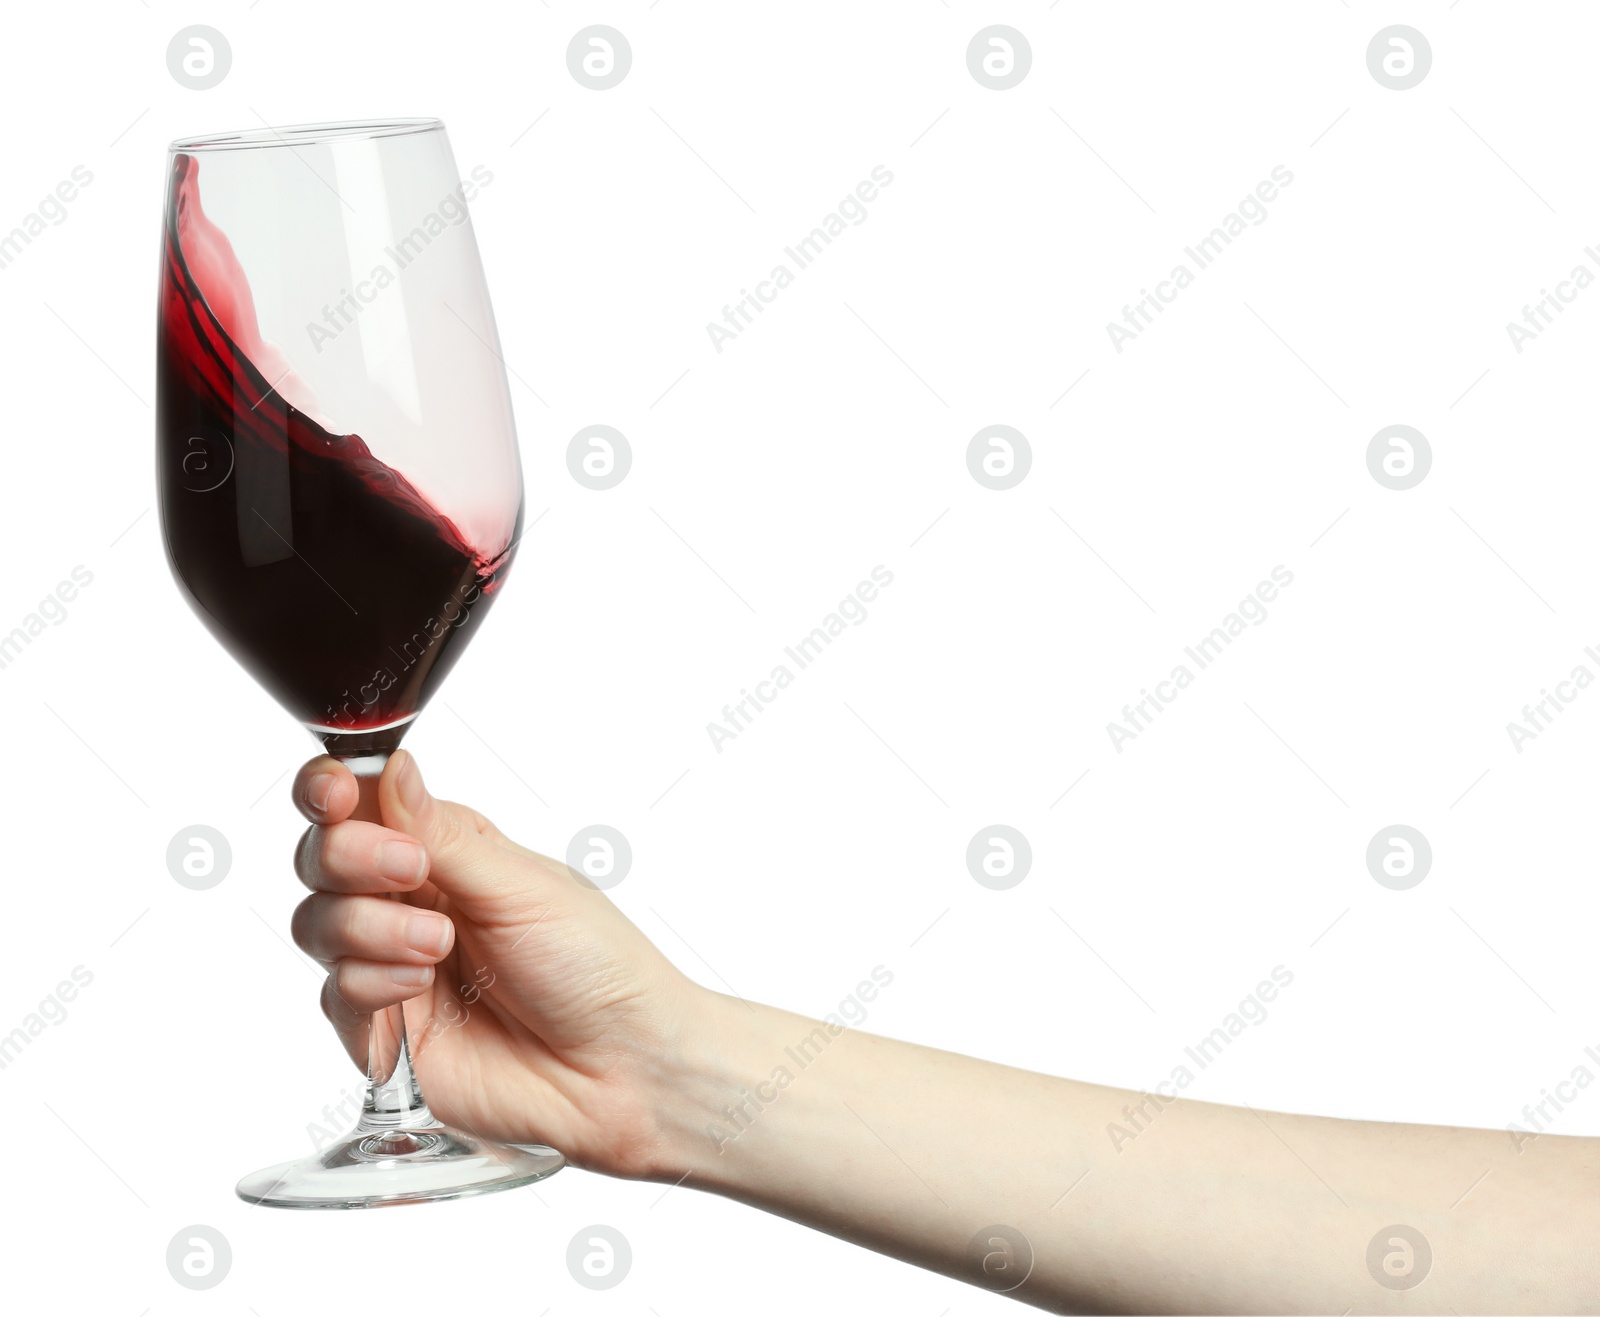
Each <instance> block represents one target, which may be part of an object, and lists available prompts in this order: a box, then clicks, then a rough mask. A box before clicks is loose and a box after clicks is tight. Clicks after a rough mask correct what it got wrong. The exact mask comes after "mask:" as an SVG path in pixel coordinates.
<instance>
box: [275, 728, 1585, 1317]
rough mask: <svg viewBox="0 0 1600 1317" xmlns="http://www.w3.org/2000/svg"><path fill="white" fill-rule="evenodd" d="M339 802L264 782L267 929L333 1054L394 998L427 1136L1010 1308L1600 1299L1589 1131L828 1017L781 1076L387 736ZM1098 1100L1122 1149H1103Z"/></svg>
mask: <svg viewBox="0 0 1600 1317" xmlns="http://www.w3.org/2000/svg"><path fill="white" fill-rule="evenodd" d="M357 794H358V793H357V785H356V781H355V779H354V778H353V777H352V776H351V774H350V772H349V770H348V769H346V768H345V767H343V766H342V765H341V764H339V763H337V762H336V761H335V760H333V759H329V758H325V757H324V758H318V759H314V760H312V761H311V762H310V763H308V764H306V765H305V767H304V768H302V769H301V771H300V773H299V775H298V777H297V778H296V780H295V784H294V799H295V803H296V804H297V806H298V807H299V808H300V810H301V811H302V812H303V813H304V814H305V815H306V816H307V817H308V818H309V819H310V820H311V823H312V826H311V827H310V828H309V829H308V830H307V832H306V834H305V837H304V838H303V839H302V842H301V844H300V846H299V848H298V850H297V852H296V857H295V864H296V869H297V871H298V873H299V874H300V877H301V879H302V880H303V881H304V882H305V884H306V885H307V886H308V887H310V888H311V889H312V892H313V894H312V895H311V896H310V897H308V898H307V899H306V901H305V902H304V903H303V904H302V905H301V906H300V908H299V910H298V911H297V912H296V914H295V917H294V926H293V927H294V936H295V940H296V942H298V943H299V945H300V946H301V947H302V948H303V949H304V950H305V951H306V952H307V953H308V954H310V955H312V956H313V957H315V958H316V959H317V960H318V961H320V962H321V963H322V964H323V965H324V966H325V967H327V969H328V971H329V978H328V982H327V985H326V986H325V988H324V991H323V996H322V1004H323V1009H324V1011H325V1012H326V1013H327V1015H328V1017H329V1019H330V1021H331V1022H332V1023H333V1025H334V1028H335V1030H336V1031H337V1032H338V1035H339V1037H340V1039H341V1041H342V1042H343V1043H344V1046H345V1048H346V1050H347V1051H348V1052H349V1053H350V1055H351V1057H352V1059H354V1060H355V1062H356V1064H357V1065H359V1066H363V1067H364V1065H365V1062H366V1022H365V1021H366V1014H367V1013H369V1012H371V1011H373V1010H376V1009H378V1008H380V1007H383V1006H388V1005H392V1004H394V1003H396V1002H401V1001H404V1002H405V1003H406V1007H405V1009H406V1016H407V1024H408V1028H409V1030H410V1033H411V1036H412V1039H413V1043H414V1048H415V1051H416V1053H417V1055H416V1065H417V1070H418V1073H419V1077H420V1079H421V1081H422V1085H423V1089H424V1091H425V1092H426V1093H427V1095H428V1099H429V1102H430V1104H431V1105H432V1107H433V1108H434V1110H435V1111H436V1112H437V1113H438V1114H439V1115H440V1116H441V1117H442V1118H443V1119H445V1120H447V1121H450V1122H453V1123H456V1124H458V1125H461V1126H463V1127H465V1128H467V1129H469V1130H474V1131H477V1132H479V1133H481V1134H484V1135H486V1136H489V1137H491V1138H496V1139H501V1140H505V1141H509V1142H522V1143H547V1144H549V1145H551V1146H553V1147H555V1148H557V1149H559V1150H560V1151H561V1152H562V1153H564V1154H565V1155H566V1157H567V1159H568V1160H569V1161H570V1162H571V1163H572V1164H574V1165H576V1166H581V1167H584V1168H586V1169H588V1170H591V1171H598V1172H601V1173H603V1174H607V1175H615V1176H623V1177H627V1178H632V1179H648V1180H657V1181H663V1182H666V1183H676V1182H679V1181H681V1182H682V1183H683V1184H684V1186H685V1187H693V1188H697V1189H701V1190H706V1191H709V1192H713V1193H719V1194H723V1195H725V1196H727V1197H729V1198H733V1199H737V1200H740V1201H742V1202H746V1203H750V1204H752V1205H754V1206H757V1207H761V1208H764V1209H766V1210H767V1211H770V1212H774V1213H777V1214H779V1215H781V1216H785V1217H788V1218H790V1219H792V1220H795V1221H799V1222H803V1223H804V1224H806V1225H809V1226H812V1227H814V1228H816V1229H818V1230H824V1231H827V1232H829V1233H830V1234H834V1235H837V1236H839V1237H840V1238H843V1239H847V1240H851V1241H853V1242H855V1243H858V1244H861V1245H863V1246H865V1247H867V1248H872V1249H876V1250H878V1251H880V1252H882V1253H886V1254H889V1255H890V1256H892V1257H896V1258H901V1259H903V1260H905V1261H907V1262H912V1263H915V1264H917V1265H919V1266H923V1267H928V1268H931V1269H933V1270H936V1271H940V1272H943V1273H945V1274H947V1275H951V1276H955V1277H958V1278H960V1279H962V1280H967V1281H971V1282H973V1283H975V1284H980V1285H986V1286H987V1287H989V1288H995V1289H999V1288H1002V1287H1004V1286H1009V1285H1011V1284H1012V1283H1013V1282H1015V1281H1017V1280H1021V1284H1020V1285H1019V1286H1018V1287H1017V1288H1015V1289H1011V1290H1009V1291H1008V1292H1009V1293H1010V1294H1011V1295H1012V1297H1014V1298H1017V1299H1020V1300H1022V1301H1024V1302H1028V1303H1032V1304H1036V1305H1038V1306H1040V1307H1043V1308H1048V1309H1052V1310H1055V1311H1064V1312H1067V1311H1089V1312H1256V1311H1266V1312H1332V1313H1343V1312H1345V1311H1347V1310H1353V1311H1355V1312H1405V1313H1422V1312H1449V1311H1451V1310H1454V1311H1456V1312H1458V1313H1467V1312H1473V1311H1477V1312H1596V1311H1600V1140H1595V1139H1587V1138H1562V1137H1558V1136H1555V1135H1549V1134H1546V1135H1541V1136H1540V1137H1539V1138H1537V1139H1531V1140H1518V1139H1514V1138H1513V1137H1512V1136H1510V1135H1508V1134H1507V1133H1506V1132H1504V1131H1501V1130H1479V1129H1452V1128H1444V1127H1436V1126H1421V1125H1390V1124H1377V1123H1371V1122H1363V1121H1347V1120H1335V1119H1329V1118H1325V1117H1318V1116H1290V1115H1279V1114H1274V1113H1268V1112H1256V1111H1254V1110H1251V1109H1249V1108H1240V1107H1226V1106H1217V1105H1212V1104H1209V1103H1202V1102H1193V1101H1189V1100H1185V1099H1181V1098H1180V1099H1177V1100H1171V1101H1166V1102H1164V1103H1161V1104H1158V1103H1156V1102H1155V1101H1153V1100H1151V1099H1150V1098H1148V1097H1146V1096H1145V1095H1143V1094H1138V1093H1132V1092H1128V1091H1125V1090H1121V1089H1113V1088H1105V1087H1101V1086H1099V1085H1095V1084H1086V1083H1079V1082H1077V1081H1074V1080H1068V1079H1058V1078H1054V1077H1052V1076H1048V1075H1042V1074H1034V1073H1032V1072H1029V1071H1024V1070H1015V1069H1012V1068H1010V1067H1007V1066H1003V1065H996V1064H994V1063H992V1062H988V1061H980V1060H975V1059H973V1058H970V1057H965V1056H958V1055H955V1054H953V1053H950V1052H941V1051H937V1050H935V1049H932V1048H927V1047H919V1046H915V1045H912V1044H909V1043H903V1042H896V1041H893V1040H891V1039H887V1038H881V1037H876V1036H874V1035H871V1034H867V1033H862V1032H858V1031H855V1030H845V1031H843V1032H837V1033H831V1034H830V1035H829V1041H828V1042H827V1043H826V1045H825V1046H820V1045H818V1051H819V1053H820V1054H818V1055H817V1056H816V1057H815V1059H814V1060H812V1061H811V1062H810V1063H809V1064H807V1065H806V1066H804V1067H801V1066H800V1065H798V1064H797V1063H796V1062H795V1061H794V1060H793V1059H792V1055H791V1053H792V1049H794V1048H795V1047H796V1045H797V1044H798V1043H799V1042H800V1041H801V1040H802V1039H805V1038H807V1037H808V1036H812V1037H814V1036H815V1035H814V1030H816V1029H817V1027H818V1022H817V1021H814V1020H809V1019H806V1018H805V1017H803V1016H799V1015H793V1014H791V1013H789V1012H787V1011H782V1010H778V1009H776V1008H773V1007H769V1006H760V1005H755V1004H753V1003H748V1002H744V1001H741V1000H739V999H738V998H734V997H728V996H724V995H722V994H720V993H716V992H712V991H710V990H708V989H705V988H702V987H700V986H699V985H697V984H695V983H693V982H692V981H691V980H689V979H688V978H687V977H686V976H685V975H683V974H682V973H680V972H679V971H678V970H677V969H676V968H675V967H674V966H673V965H672V964H671V963H670V962H669V961H668V960H667V959H666V958H665V957H664V956H663V955H662V954H661V953H660V952H659V951H658V950H657V949H656V948H655V946H654V945H653V944H652V943H651V942H650V941H649V939H648V938H646V937H645V936H644V934H643V933H641V932H640V931H639V930H638V929H637V928H636V927H635V926H634V925H633V924H632V923H631V922H630V921H629V920H628V919H627V917H626V916H624V915H623V914H622V912H621V911H620V910H619V909H618V908H617V907H616V906H615V905H613V904H612V902H611V901H610V899H609V898H608V897H606V895H605V894H604V893H602V892H599V891H596V890H595V889H594V888H593V887H592V886H590V885H588V884H587V883H585V882H584V881H582V880H581V879H579V878H578V877H577V876H576V875H574V874H573V872H572V871H571V870H569V869H568V868H567V866H566V865H564V864H562V863H560V862H559V861H556V860H551V859H548V858H546V857H545V856H542V855H539V854H536V853H535V852H533V851H530V850H527V849H526V848H524V847H522V846H519V845H518V844H517V843H515V842H513V841H511V840H510V839H509V838H508V837H506V836H505V835H504V834H503V833H501V832H500V831H499V829H497V828H496V827H495V826H494V825H493V824H491V823H490V822H489V821H488V820H487V819H485V818H484V817H483V816H482V815H481V814H479V813H477V812H476V811H475V810H472V809H469V808H467V807H465V806H462V805H456V804H450V803H448V802H445V801H440V800H435V799H434V798H433V797H432V796H431V795H430V794H429V793H428V791H427V788H426V786H425V785H424V784H423V780H422V776H421V773H420V771H419V770H418V768H417V766H416V763H415V760H414V759H413V758H412V756H410V755H409V754H407V753H406V752H405V751H400V752H398V753H397V754H395V755H394V756H393V757H392V758H391V759H390V761H389V763H388V765H387V767H386V768H385V770H384V774H383V777H382V779H381V780H380V782H379V787H378V800H379V805H380V808H381V811H382V818H383V824H381V825H380V824H377V823H367V822H360V821H357V820H354V819H352V818H351V817H350V816H351V814H352V813H353V812H354V811H355V809H356V803H357ZM396 892H398V893H402V894H403V895H404V900H403V901H391V900H383V899H379V898H380V897H381V896H383V895H385V894H388V893H396ZM786 1049H788V1050H786ZM805 1055H806V1056H807V1057H809V1056H810V1053H809V1052H807V1053H805ZM778 1067H783V1068H785V1069H786V1070H787V1071H789V1072H790V1073H791V1075H792V1082H790V1083H789V1084H788V1085H787V1086H785V1087H782V1088H781V1089H779V1088H777V1087H776V1086H774V1085H773V1084H772V1083H771V1077H772V1075H773V1073H774V1070H775V1069H776V1068H778ZM758 1085H760V1086H761V1087H758ZM767 1095H775V1096H774V1098H773V1100H768V1096H767ZM741 1104H742V1106H741ZM1141 1107H1142V1114H1141V1110H1140V1109H1141ZM730 1108H731V1109H734V1110H736V1111H739V1112H740V1115H739V1117H738V1119H734V1118H732V1117H731V1116H730ZM1124 1108H1130V1109H1132V1110H1133V1111H1134V1113H1135V1115H1137V1116H1138V1117H1139V1123H1140V1126H1141V1129H1142V1132H1141V1133H1140V1134H1139V1136H1138V1138H1137V1139H1135V1140H1133V1141H1131V1142H1126V1143H1123V1144H1121V1146H1118V1145H1117V1144H1116V1143H1114V1141H1113V1139H1112V1138H1110V1137H1108V1134H1107V1128H1108V1126H1109V1125H1111V1124H1113V1123H1116V1124H1121V1125H1123V1126H1124V1127H1126V1126H1127V1123H1128V1119H1129V1118H1128V1116H1127V1114H1126V1113H1125V1111H1124ZM718 1131H720V1133H718ZM734 1135H736V1137H730V1136H734ZM1397 1225H1402V1226H1408V1227H1410V1228H1411V1229H1412V1230H1414V1231H1417V1232H1420V1234H1421V1236H1422V1237H1423V1238H1424V1239H1425V1240H1426V1241H1427V1247H1428V1248H1429V1249H1430V1250H1431V1262H1430V1263H1429V1264H1428V1266H1427V1272H1426V1276H1425V1278H1424V1279H1423V1280H1422V1282H1421V1283H1420V1284H1414V1285H1412V1286H1411V1287H1410V1288H1389V1287H1386V1286H1385V1285H1382V1284H1380V1283H1379V1281H1378V1280H1377V1279H1375V1278H1374V1275H1373V1272H1372V1271H1371V1270H1369V1264H1368V1257H1369V1244H1370V1243H1371V1241H1372V1240H1373V1239H1374V1237H1375V1236H1381V1242H1380V1245H1379V1247H1378V1258H1379V1261H1378V1262H1377V1263H1376V1264H1375V1265H1376V1266H1377V1268H1378V1270H1379V1272H1380V1273H1385V1271H1386V1268H1385V1265H1384V1262H1383V1261H1382V1259H1384V1258H1389V1259H1390V1262H1389V1264H1388V1271H1387V1274H1389V1275H1390V1276H1391V1279H1398V1280H1399V1281H1400V1282H1402V1283H1408V1282H1409V1281H1410V1278H1411V1277H1412V1276H1414V1275H1415V1274H1416V1272H1417V1270H1419V1269H1420V1268H1418V1266H1417V1262H1416V1250H1415V1248H1414V1247H1413V1248H1412V1252H1411V1255H1410V1262H1409V1264H1408V1261H1407V1254H1406V1248H1407V1244H1406V1243H1405V1242H1403V1241H1396V1242H1389V1241H1390V1240H1391V1239H1392V1238H1393V1236H1394V1232H1393V1231H1388V1230H1387V1228H1388V1227H1393V1226H1397ZM996 1227H1005V1228H1007V1229H1009V1230H1010V1231H1015V1232H1019V1233H1020V1236H1021V1237H1022V1238H1023V1239H1024V1240H1025V1241H1026V1245H1025V1248H1026V1249H1027V1250H1028V1251H1030V1252H1031V1254H1032V1264H1031V1270H1027V1269H1026V1268H1027V1263H1026V1258H1025V1256H1024V1255H1023V1254H1022V1253H1021V1252H1020V1251H1019V1250H1018V1249H1017V1247H1016V1245H1015V1244H1014V1243H1013V1244H1012V1245H1011V1246H1010V1254H1009V1257H1008V1255H1007V1251H1006V1249H1007V1245H1006V1244H1005V1242H1004V1240H1005V1238H1006V1237H1005V1236H1004V1235H1001V1236H999V1237H997V1235H996V1232H995V1228H996ZM975 1238H977V1239H978V1240H979V1241H980V1242H979V1244H978V1245H976V1246H974V1244H973V1241H974V1239H975ZM989 1241H994V1242H989ZM985 1256H987V1257H988V1267H989V1271H988V1273H987V1274H986V1273H985V1270H984V1262H983V1258H984V1257H985ZM1408 1266H1409V1270H1408ZM1025 1272H1026V1279H1022V1277H1023V1275H1024V1273H1025ZM1397 1273H1398V1274H1397Z"/></svg>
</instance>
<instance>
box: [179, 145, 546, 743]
mask: <svg viewBox="0 0 1600 1317" xmlns="http://www.w3.org/2000/svg"><path fill="white" fill-rule="evenodd" d="M169 184H170V187H171V191H172V194H171V198H170V204H169V207H168V217H169V218H168V222H167V227H166V232H165V234H164V238H163V244H162V272H161V303H160V321H159V325H158V337H159V347H158V354H157V385H158V389H157V416H156V427H157V454H158V458H157V475H158V484H159V494H160V499H161V511H162V524H163V526H164V528H165V538H166V549H167V556H168V560H169V562H170V564H171V566H172V569H173V574H174V575H175V576H176V577H177V578H178V581H179V583H180V584H181V585H182V586H183V587H184V589H185V590H187V591H188V593H189V595H190V596H191V598H192V600H193V601H194V604H195V605H196V611H197V612H198V613H199V615H200V617H201V618H202V620H203V621H204V622H205V623H206V626H207V627H208V628H209V629H210V631H211V632H212V634H213V635H215V636H216V637H217V639H218V640H220V641H221V642H222V644H223V645H224V646H225V647H226V648H227V649H228V650H229V651H230V652H231V653H232V654H233V655H234V657H235V658H236V659H237V660H238V661H239V663H240V664H241V665H242V666H243V667H244V668H245V669H246V670H247V671H249V672H250V673H251V675H252V676H254V677H255V678H256V680H257V681H259V682H260V683H261V684H262V685H263V686H264V687H266V689H267V690H268V691H269V692H270V693H271V694H272V695H273V696H274V697H275V698H276V699H277V700H278V701H279V703H281V704H282V705H283V706H284V707H285V708H286V709H288V710H289V711H290V712H291V713H292V714H294V716H295V717H297V718H299V719H300V720H301V721H302V722H304V723H306V724H307V725H308V726H309V727H311V729H312V730H313V731H314V732H316V733H317V734H318V735H321V736H323V738H324V740H325V741H327V742H328V743H329V744H330V748H332V746H333V745H334V744H338V745H340V746H342V747H345V748H346V749H348V750H353V749H360V750H362V751H369V750H370V751H383V750H389V749H393V748H394V746H395V745H397V744H398V743H399V739H400V735H401V734H402V733H403V731H404V727H405V724H406V723H408V722H409V721H410V719H411V718H412V717H413V716H414V715H415V714H416V713H417V712H418V711H419V710H420V709H421V708H422V707H423V705H424V704H426V703H427V701H428V698H429V696H430V695H431V694H432V693H433V691H434V689H435V688H436V687H437V685H438V683H439V682H440V681H441V680H442V679H443V678H444V676H445V674H446V673H447V672H448V671H449V670H450V668H451V667H452V666H453V665H454V663H455V661H456V659H457V658H458V657H459V656H460V654H461V651H462V649H463V647H464V645H465V643H466V641H467V640H468V639H469V637H470V635H471V633H472V631H473V630H474V629H476V627H477V626H478V624H479V623H480V622H481V621H482V619H483V614H484V613H485V612H486V611H487V609H488V606H489V604H490V603H491V602H492V601H493V598H494V595H495V593H496V591H497V589H498V587H499V586H500V584H501V583H502V581H503V580H504V578H505V574H506V571H507V570H508V568H509V566H510V562H511V558H512V556H513V552H514V549H515V544H516V538H517V534H518V532H519V531H520V527H521V514H520V511H519V513H518V517H517V523H516V526H517V528H516V529H515V530H513V532H512V538H511V544H510V545H508V546H507V547H506V548H505V549H504V550H501V551H500V552H499V553H498V555H497V556H494V557H489V556H486V555H485V554H484V553H482V552H481V551H479V550H478V549H477V548H475V547H474V546H473V545H471V544H469V543H468V542H467V541H466V539H465V538H464V537H463V536H462V534H461V533H460V531H459V530H458V529H457V528H456V526H455V525H454V524H453V523H452V522H451V521H450V520H449V518H447V517H445V516H444V515H443V514H442V513H440V512H439V510H438V509H437V508H435V507H434V506H433V505H432V504H431V503H430V502H429V501H428V500H427V499H426V498H425V497H423V495H422V494H421V493H419V492H418V490H417V489H416V488H415V487H414V486H413V485H412V484H411V482H410V481H409V480H407V479H406V478H405V476H403V475H401V474H400V472H398V471H396V470H394V469H393V468H392V467H390V466H388V465H386V464H385V463H383V462H382V461H380V460H379V459H378V458H376V457H374V456H373V455H372V453H371V451H370V450H369V449H368V447H367V444H366V443H365V442H364V441H363V440H362V439H361V438H360V437H359V436H358V435H354V434H346V435H340V434H336V433H334V432H333V424H334V423H333V422H332V421H331V420H329V419H328V418H327V417H324V416H322V415H320V413H319V412H318V411H317V409H316V404H315V401H314V400H313V399H312V398H311V397H310V394H309V391H308V390H307V388H306V386H305V385H304V384H303V383H302V382H301V381H300V379H299V377H298V376H297V375H295V373H294V372H293V371H292V370H291V369H290V368H289V365H288V362H287V361H286V360H285V359H284V358H283V357H282V355H281V353H279V351H278V350H277V349H276V348H275V347H273V346H272V345H271V344H270V343H267V342H265V341H264V340H263V338H262V336H261V334H260V331H259V329H258V326H257V320H256V313H255V307H254V301H253V298H252V296H251V291H250V288H249V285H248V283H247V281H246V280H245V277H244V272H243V270H242V268H241V267H240V265H239V262H238V260H237V258H236V257H235V256H234V253H233V249H232V247H231V245H230V244H229V242H228V239H227V237H226V236H225V235H224V234H223V233H222V232H221V231H220V230H219V229H218V228H217V227H216V226H215V225H213V224H212V223H211V222H210V221H209V220H208V219H207V218H206V216H205V214H204V212H203V210H202V209H201V205H200V194H199V162H198V161H197V160H196V159H195V158H194V157H192V156H189V155H184V154H181V153H180V154H177V155H176V156H174V158H173V170H172V175H171V178H170V180H169Z"/></svg>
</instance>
